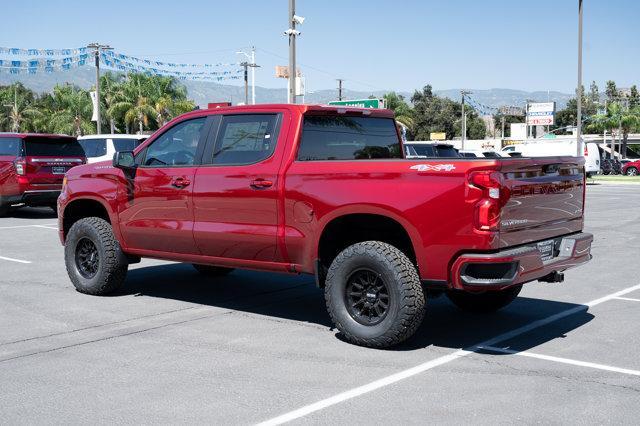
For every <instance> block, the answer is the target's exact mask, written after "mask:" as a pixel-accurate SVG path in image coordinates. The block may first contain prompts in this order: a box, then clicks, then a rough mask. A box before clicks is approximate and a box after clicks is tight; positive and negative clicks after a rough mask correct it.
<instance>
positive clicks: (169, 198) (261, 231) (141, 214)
mask: <svg viewBox="0 0 640 426" xmlns="http://www.w3.org/2000/svg"><path fill="white" fill-rule="evenodd" d="M261 112H262V113H278V114H281V115H282V123H281V126H280V130H279V135H278V143H277V145H276V148H275V151H274V153H273V154H272V155H271V156H270V157H269V158H268V159H266V160H263V161H261V162H259V163H256V164H250V165H239V166H235V165H223V166H216V165H201V166H193V167H184V168H182V167H180V168H169V169H162V168H159V169H149V168H146V167H145V168H138V169H137V170H136V174H135V177H134V178H133V179H126V178H125V176H124V174H123V172H122V171H121V170H118V169H115V168H113V167H111V166H109V165H106V164H104V163H102V164H100V163H99V164H94V165H88V166H82V167H78V168H75V169H73V170H72V171H71V172H70V173H69V175H68V184H67V185H66V187H65V188H64V189H63V192H62V195H61V197H60V213H61V214H60V216H61V218H60V224H61V226H62V224H63V216H64V210H65V208H66V206H68V205H69V203H72V202H74V201H76V200H82V199H86V198H90V199H92V200H97V201H99V202H100V203H101V204H102V205H103V206H104V207H105V208H106V209H107V210H108V213H109V217H110V219H111V221H112V223H113V224H114V231H115V233H116V236H117V238H118V239H119V241H120V242H121V245H122V247H123V250H124V251H125V252H127V253H129V254H133V255H140V256H146V257H156V258H162V259H170V260H177V261H184V262H193V263H209V264H214V265H219V266H228V267H239V268H249V269H263V270H270V271H273V270H276V271H289V272H293V271H295V272H306V273H314V272H315V261H316V259H317V257H318V244H319V241H320V237H321V235H322V232H323V230H324V229H325V227H326V226H327V225H328V224H329V223H330V222H331V221H332V220H333V219H336V218H339V217H341V216H343V215H348V214H363V213H366V214H375V215H382V216H386V217H387V218H390V219H393V220H395V221H396V222H398V223H399V224H400V225H401V226H402V227H403V228H404V229H405V230H406V232H407V234H408V235H409V237H410V239H411V243H412V245H413V248H414V252H415V254H416V258H417V263H418V269H419V274H420V277H421V278H422V279H424V280H436V281H442V282H447V283H449V285H450V286H455V285H457V284H456V282H457V281H456V280H457V278H456V277H455V276H452V274H454V275H455V274H456V273H458V272H457V269H456V268H458V266H456V265H459V264H460V263H459V262H460V260H459V259H464V257H461V255H465V254H474V253H488V254H490V253H496V252H499V251H502V250H505V249H509V248H512V247H514V246H522V245H524V244H527V243H529V242H532V241H540V240H544V239H549V238H553V237H558V236H562V235H567V234H574V233H578V232H580V231H581V230H582V225H583V207H584V171H583V164H584V159H578V158H573V157H566V158H560V157H555V158H537V159H516V158H509V159H506V158H505V159H500V158H498V159H496V158H479V159H463V158H454V159H428V160H401V159H398V160H354V161H351V160H349V161H296V160H295V159H296V155H297V147H298V145H299V140H300V135H301V126H302V117H303V115H304V114H305V113H309V112H312V113H313V114H332V115H335V114H342V113H346V114H356V115H360V114H361V115H364V116H367V115H370V116H373V117H386V118H390V117H393V113H392V112H391V111H387V110H360V109H352V108H342V107H326V106H309V105H256V106H243V107H223V108H217V109H215V110H201V111H194V112H192V113H188V114H185V115H183V116H181V117H178V118H177V119H175V120H174V121H172V122H171V123H169V124H167V125H166V126H165V127H164V128H163V129H160V130H159V131H158V132H156V133H155V134H154V135H153V136H152V137H151V138H149V139H148V140H147V141H146V142H145V143H144V144H143V145H142V146H140V147H138V148H137V149H136V153H138V152H140V151H141V150H143V149H145V148H146V146H148V145H149V144H151V143H153V141H154V140H155V139H156V138H157V137H158V135H160V134H162V133H163V132H164V130H165V129H167V128H169V127H171V126H173V125H174V124H175V123H177V122H179V121H182V120H186V119H190V118H194V117H200V116H204V115H219V114H231V113H232V114H242V113H252V114H255V113H261ZM212 133H213V132H212ZM474 173H476V174H477V173H490V174H491V178H492V179H494V180H495V181H496V182H498V183H497V184H498V185H499V186H500V197H499V199H497V200H493V201H492V200H491V199H490V198H489V195H488V194H490V191H489V190H488V189H487V188H484V187H479V186H477V184H475V183H471V181H470V177H471V175H472V174H474ZM176 177H184V178H188V179H189V180H191V185H190V186H189V187H188V189H186V190H184V189H183V190H176V189H175V188H170V182H171V179H174V178H176ZM255 182H259V183H260V184H259V185H258V184H255ZM487 200H488V201H487ZM494 202H495V203H499V205H500V209H499V211H500V214H499V218H498V219H499V220H498V221H497V222H496V224H495V228H491V230H480V229H481V228H479V227H478V220H480V219H478V217H479V216H478V215H479V213H478V212H479V210H478V209H479V208H480V207H479V206H480V205H481V204H482V203H494ZM61 239H62V241H63V242H64V232H61ZM588 245H590V240H589V241H588ZM582 260H584V257H583V258H582ZM456 262H458V263H456ZM569 263H570V262H567V265H569ZM528 265H532V266H531V267H533V266H534V265H533V263H529V264H528ZM561 266H563V267H564V266H566V265H561ZM569 266H570V265H569ZM569 266H567V267H569ZM533 275H535V274H533ZM533 275H531V276H533ZM521 276H526V273H525V272H523V273H522V275H521Z"/></svg>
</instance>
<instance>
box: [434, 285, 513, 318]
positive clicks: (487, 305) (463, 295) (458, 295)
mask: <svg viewBox="0 0 640 426" xmlns="http://www.w3.org/2000/svg"><path fill="white" fill-rule="evenodd" d="M520 290H522V286H521V285H516V286H513V287H508V288H506V289H504V290H496V291H485V292H483V293H472V292H468V291H461V290H449V291H447V297H448V298H449V300H451V302H453V304H454V305H456V306H457V307H458V308H460V309H462V310H463V311H467V312H473V313H477V314H486V313H491V312H495V311H497V310H499V309H502V308H504V307H505V306H507V305H508V304H509V303H511V302H513V301H514V300H515V298H516V297H518V294H519V293H520Z"/></svg>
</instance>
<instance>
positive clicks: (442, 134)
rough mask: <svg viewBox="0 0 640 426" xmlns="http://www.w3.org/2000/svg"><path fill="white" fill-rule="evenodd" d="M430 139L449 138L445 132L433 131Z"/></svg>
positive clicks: (441, 139) (440, 139)
mask: <svg viewBox="0 0 640 426" xmlns="http://www.w3.org/2000/svg"><path fill="white" fill-rule="evenodd" d="M429 139H431V140H432V141H443V140H445V139H447V134H446V133H445V132H431V133H430V134H429Z"/></svg>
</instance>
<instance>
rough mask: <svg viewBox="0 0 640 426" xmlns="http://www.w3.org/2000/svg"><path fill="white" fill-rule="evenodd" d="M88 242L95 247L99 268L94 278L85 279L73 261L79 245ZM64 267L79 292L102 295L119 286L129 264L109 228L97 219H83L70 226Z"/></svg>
mask: <svg viewBox="0 0 640 426" xmlns="http://www.w3.org/2000/svg"><path fill="white" fill-rule="evenodd" d="M83 239H87V240H89V241H90V242H92V243H93V244H94V245H95V247H96V248H97V253H98V265H97V271H96V272H95V275H93V276H92V277H90V278H87V277H85V276H83V275H82V273H81V272H80V269H79V266H78V262H77V261H76V248H77V246H78V243H79V242H80V241H81V240H83ZM64 257H65V264H66V267H67V273H68V274H69V278H71V282H72V283H73V285H74V286H75V287H76V290H78V291H79V292H80V293H86V294H92V295H95V296H102V295H106V294H109V293H112V292H114V291H115V290H117V289H118V288H120V287H121V286H122V284H123V283H124V280H125V278H126V276H127V269H128V267H129V264H128V262H127V257H126V256H125V254H124V253H123V252H122V249H121V248H120V243H118V240H116V238H115V236H114V235H113V229H112V228H111V225H110V224H109V223H108V222H107V221H105V220H104V219H101V218H98V217H86V218H83V219H80V220H79V221H77V222H76V223H74V224H73V226H72V227H71V229H70V230H69V233H68V234H67V238H66V243H65V247H64Z"/></svg>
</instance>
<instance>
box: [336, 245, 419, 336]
mask: <svg viewBox="0 0 640 426" xmlns="http://www.w3.org/2000/svg"><path fill="white" fill-rule="evenodd" d="M363 269H366V270H367V271H372V272H373V273H375V274H377V276H378V277H379V278H380V279H381V280H382V281H383V282H384V285H385V286H386V288H387V290H388V296H389V299H388V308H387V310H386V314H385V316H384V317H383V319H382V320H381V322H379V323H377V324H375V325H364V324H362V323H360V322H358V321H357V320H356V319H355V318H354V317H353V316H352V314H350V313H349V310H348V309H352V308H351V307H349V308H347V303H349V302H348V301H347V295H346V291H347V288H348V280H349V278H350V277H351V276H352V275H353V274H354V273H356V272H358V271H361V270H363ZM325 301H326V304H327V311H328V312H329V316H330V317H331V320H332V321H333V323H334V324H335V326H336V328H337V329H338V330H339V331H340V332H341V333H342V335H343V336H344V338H345V339H346V340H347V341H349V342H351V343H355V344H357V345H361V346H367V347H372V348H386V347H390V346H393V345H397V344H398V343H400V342H402V341H404V340H406V339H408V338H409V337H411V336H412V335H413V334H414V333H415V331H416V330H417V329H418V327H419V326H420V324H421V323H422V319H423V318H424V312H425V297H424V292H423V289H422V285H421V283H420V278H419V277H418V272H417V271H416V267H415V266H414V265H413V263H411V261H410V260H409V258H408V257H407V256H406V255H405V254H404V253H402V252H401V251H400V250H398V249H397V248H395V247H394V246H392V245H389V244H386V243H383V242H380V241H365V242H361V243H357V244H354V245H352V246H349V247H347V248H346V249H344V250H343V251H342V252H341V253H340V254H338V256H337V257H336V258H335V259H334V260H333V262H332V263H331V266H330V267H329V270H328V272H327V279H326V284H325Z"/></svg>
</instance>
